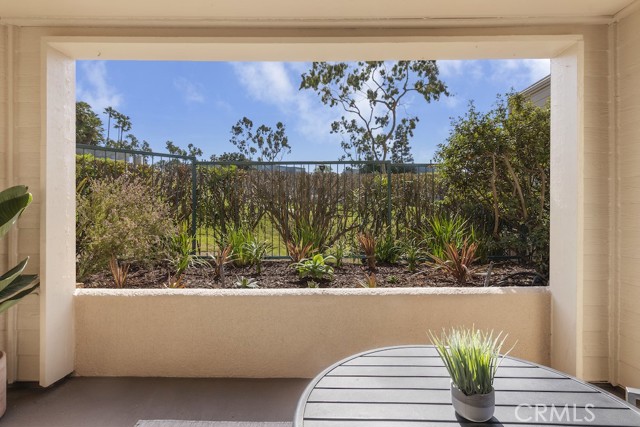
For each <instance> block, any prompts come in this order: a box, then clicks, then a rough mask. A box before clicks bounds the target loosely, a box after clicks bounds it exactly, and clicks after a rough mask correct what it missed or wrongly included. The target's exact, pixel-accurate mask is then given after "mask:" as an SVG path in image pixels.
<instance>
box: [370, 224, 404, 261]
mask: <svg viewBox="0 0 640 427" xmlns="http://www.w3.org/2000/svg"><path fill="white" fill-rule="evenodd" d="M401 254H402V248H401V247H400V245H398V243H397V242H396V239H395V238H394V237H393V235H392V234H391V233H389V232H388V233H385V234H384V236H382V237H380V238H378V239H376V243H375V256H376V261H378V262H379V263H381V264H396V263H397V262H398V259H399V258H400V255H401Z"/></svg>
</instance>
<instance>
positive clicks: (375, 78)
mask: <svg viewBox="0 0 640 427" xmlns="http://www.w3.org/2000/svg"><path fill="white" fill-rule="evenodd" d="M438 75H439V72H438V66H437V64H436V61H397V62H385V61H366V62H365V61H360V62H357V63H346V62H338V63H329V62H314V63H313V64H312V66H311V69H310V70H309V71H307V72H306V73H304V74H302V76H301V83H300V89H301V90H302V89H307V90H312V91H314V92H315V93H316V94H317V95H318V96H319V97H320V100H321V101H322V103H323V104H325V105H328V106H329V107H331V108H339V109H341V110H342V111H343V112H344V114H343V115H342V117H341V118H340V119H339V120H335V121H334V122H332V123H331V133H333V134H340V135H343V141H342V148H343V150H344V151H345V158H348V159H360V160H363V159H364V160H376V161H386V160H392V161H394V162H407V161H412V160H413V158H412V156H411V145H410V139H411V138H412V137H413V134H414V130H415V129H416V125H417V123H418V121H419V118H418V116H417V115H415V114H410V113H409V111H408V108H407V105H408V103H409V101H410V98H411V95H412V94H413V95H417V96H418V97H419V98H420V99H422V100H424V101H425V102H427V103H429V102H432V101H437V100H438V99H440V97H441V96H443V95H445V96H447V95H449V93H448V91H447V86H446V85H445V83H444V82H442V81H441V80H440V79H439V78H438Z"/></svg>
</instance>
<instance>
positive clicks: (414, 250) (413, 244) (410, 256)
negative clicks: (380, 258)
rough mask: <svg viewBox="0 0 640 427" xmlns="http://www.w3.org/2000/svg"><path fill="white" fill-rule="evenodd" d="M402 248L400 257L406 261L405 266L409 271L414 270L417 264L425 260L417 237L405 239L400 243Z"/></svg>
mask: <svg viewBox="0 0 640 427" xmlns="http://www.w3.org/2000/svg"><path fill="white" fill-rule="evenodd" d="M400 247H401V250H402V258H403V259H404V260H405V261H406V262H407V268H408V269H409V271H410V272H412V273H413V272H414V271H416V269H417V268H418V264H419V263H420V262H423V261H424V260H425V257H424V252H423V250H422V247H421V244H420V241H418V239H416V238H413V239H406V240H404V241H403V242H402V243H401V244H400Z"/></svg>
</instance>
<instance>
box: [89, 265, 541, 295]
mask: <svg viewBox="0 0 640 427" xmlns="http://www.w3.org/2000/svg"><path fill="white" fill-rule="evenodd" d="M290 264H291V262H290V261H288V260H286V261H285V260H282V261H265V262H264V264H263V267H262V273H261V274H260V275H258V274H256V272H255V268H254V267H244V268H238V267H234V266H227V267H226V268H225V280H223V281H222V280H220V278H219V277H215V274H214V270H213V269H211V268H190V269H188V270H187V272H186V273H185V275H184V277H183V280H182V285H183V287H185V288H199V289H229V288H235V287H237V286H236V285H235V282H237V280H238V278H239V277H243V276H244V277H247V278H254V279H255V280H256V281H257V285H258V287H259V288H266V289H283V288H307V287H309V281H308V280H307V279H300V278H299V277H298V274H297V272H296V270H295V269H293V268H291V267H290ZM488 267H489V266H488V265H485V266H480V267H478V268H477V269H476V270H475V274H474V275H473V278H472V280H470V281H468V282H467V283H466V284H465V285H464V286H466V287H483V286H485V277H486V274H487V270H488ZM170 274H171V270H170V269H168V268H167V267H164V266H157V267H154V268H145V267H142V266H136V265H133V266H131V269H130V271H129V276H128V278H127V282H126V285H125V287H126V288H131V289H157V288H165V287H167V283H168V281H169V278H170ZM368 274H370V272H369V270H368V269H367V268H366V267H365V266H364V265H361V264H344V265H342V266H341V267H336V268H335V274H334V278H333V280H316V281H315V282H316V283H317V285H318V287H320V288H360V287H362V285H361V283H363V282H365V279H366V276H367V275H368ZM375 277H376V283H377V287H379V288H393V287H398V288H406V287H448V286H461V285H460V284H458V283H457V282H456V281H455V280H454V279H453V278H452V277H451V276H449V275H447V274H445V272H443V271H441V270H437V269H435V268H431V267H421V268H419V269H418V270H417V271H416V272H409V270H408V269H407V267H406V266H404V265H381V266H378V269H377V271H376V272H375ZM539 285H546V282H545V281H543V280H541V278H540V277H539V276H537V275H536V271H535V269H534V268H532V267H528V266H523V265H520V264H516V263H496V264H494V265H493V267H492V269H491V275H490V279H489V286H539ZM82 286H83V287H85V288H114V287H115V283H114V281H113V278H112V276H111V273H109V272H103V273H97V274H93V275H90V276H88V277H87V278H86V279H85V280H84V283H83V285H82ZM311 286H314V285H313V284H312V285H311Z"/></svg>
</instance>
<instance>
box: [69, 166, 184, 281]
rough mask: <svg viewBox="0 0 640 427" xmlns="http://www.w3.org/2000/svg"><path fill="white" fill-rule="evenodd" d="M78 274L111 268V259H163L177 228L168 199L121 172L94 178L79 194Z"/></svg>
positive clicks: (82, 275)
mask: <svg viewBox="0 0 640 427" xmlns="http://www.w3.org/2000/svg"><path fill="white" fill-rule="evenodd" d="M76 229H77V230H79V233H78V235H79V236H81V239H80V241H79V242H78V248H77V249H78V250H79V253H78V276H79V277H80V278H82V277H84V276H85V275H87V274H89V273H93V272H97V271H103V270H105V269H107V268H108V267H109V263H110V261H111V259H112V258H114V257H115V258H116V259H118V260H123V261H139V262H150V261H153V260H159V259H161V256H162V255H163V242H166V241H167V240H168V239H170V238H171V236H173V235H174V234H175V232H176V227H175V226H174V224H173V221H172V219H171V213H170V210H169V206H168V205H167V203H165V202H163V201H162V200H160V199H159V198H158V197H156V196H155V193H154V191H152V189H151V188H150V187H149V185H147V184H145V183H144V182H143V181H142V180H141V179H139V178H136V177H132V176H130V175H126V174H125V175H122V176H120V177H117V178H115V179H104V180H96V179H94V180H90V181H89V191H87V193H86V194H84V195H80V196H78V198H77V218H76Z"/></svg>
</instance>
